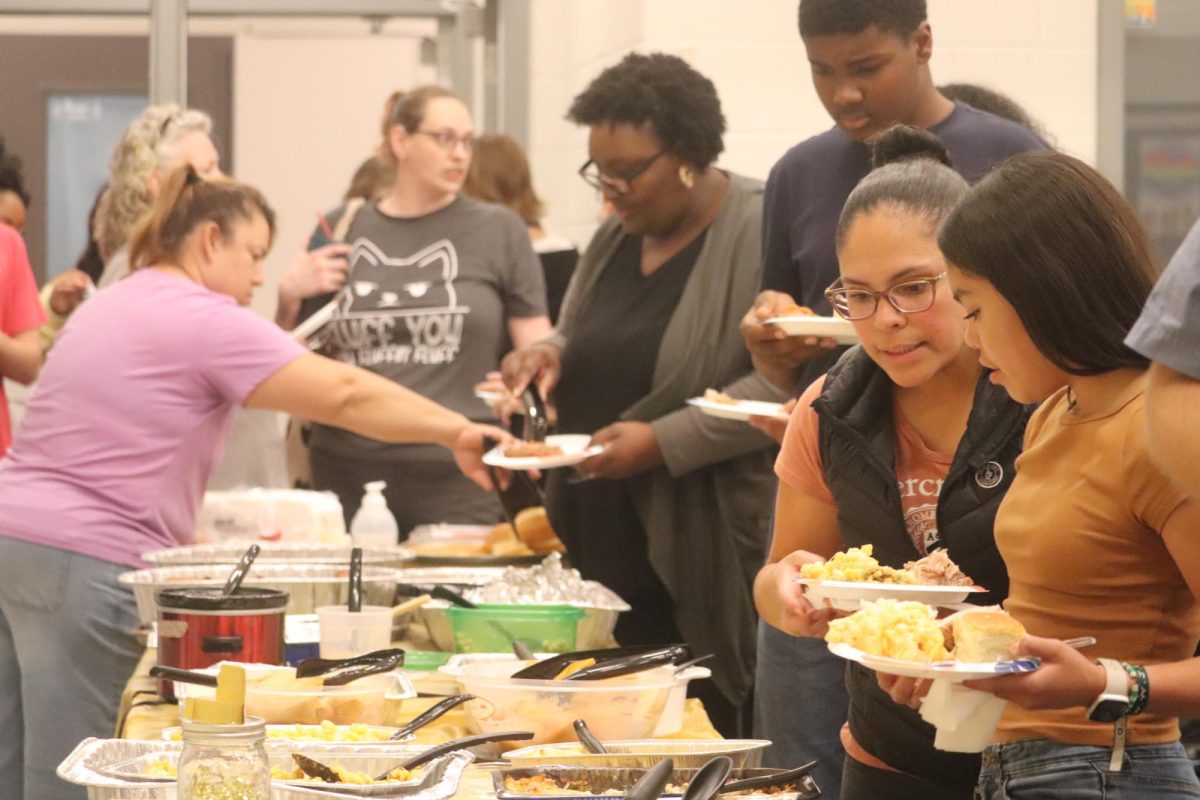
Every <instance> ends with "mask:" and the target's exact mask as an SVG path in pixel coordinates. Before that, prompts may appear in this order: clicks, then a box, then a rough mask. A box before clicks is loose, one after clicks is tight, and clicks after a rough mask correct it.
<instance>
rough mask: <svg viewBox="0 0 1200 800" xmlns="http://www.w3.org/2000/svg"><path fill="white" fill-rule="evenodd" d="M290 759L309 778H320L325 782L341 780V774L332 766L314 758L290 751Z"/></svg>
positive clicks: (338, 781)
mask: <svg viewBox="0 0 1200 800" xmlns="http://www.w3.org/2000/svg"><path fill="white" fill-rule="evenodd" d="M292 760H293V761H295V762H296V766H298V767H299V768H300V771H301V772H303V773H304V774H305V775H307V776H309V777H310V778H320V779H321V780H323V781H325V782H326V783H341V782H342V776H341V775H338V774H337V772H335V771H334V769H333V767H330V766H328V765H326V764H322V763H321V762H320V761H317V760H316V759H315V758H309V757H308V756H304V755H300V754H299V753H292Z"/></svg>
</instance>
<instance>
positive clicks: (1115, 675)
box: [1087, 658, 1129, 722]
mask: <svg viewBox="0 0 1200 800" xmlns="http://www.w3.org/2000/svg"><path fill="white" fill-rule="evenodd" d="M1096 660H1097V662H1098V663H1099V664H1100V666H1102V667H1104V677H1105V680H1106V681H1107V682H1106V683H1105V685H1104V691H1102V692H1100V696H1099V697H1097V698H1096V699H1095V700H1094V701H1093V702H1092V705H1091V707H1089V708H1088V712H1087V715H1088V719H1090V720H1091V721H1092V722H1116V721H1117V720H1119V719H1120V718H1121V717H1123V716H1125V714H1126V713H1127V712H1128V711H1129V676H1128V675H1127V674H1126V672H1125V668H1124V667H1122V666H1121V662H1119V661H1114V660H1113V659H1111V658H1099V659H1096Z"/></svg>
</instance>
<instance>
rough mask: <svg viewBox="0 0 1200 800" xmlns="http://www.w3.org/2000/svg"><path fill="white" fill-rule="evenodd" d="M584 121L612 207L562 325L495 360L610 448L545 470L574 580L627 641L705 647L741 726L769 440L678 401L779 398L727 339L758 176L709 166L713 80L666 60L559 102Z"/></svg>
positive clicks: (630, 64)
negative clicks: (621, 605) (595, 588)
mask: <svg viewBox="0 0 1200 800" xmlns="http://www.w3.org/2000/svg"><path fill="white" fill-rule="evenodd" d="M568 116H569V118H570V119H571V120H573V121H574V122H576V123H578V124H582V125H588V126H590V128H591V132H590V137H589V142H588V154H589V155H590V156H591V158H590V159H589V161H588V162H587V164H585V165H584V167H583V169H581V170H580V175H581V177H583V179H584V180H585V181H587V182H588V183H589V184H591V185H593V186H595V187H596V188H597V189H599V190H600V191H601V192H602V193H603V195H604V197H605V199H606V200H608V201H610V202H611V203H612V205H613V214H612V216H611V217H610V218H609V219H608V220H607V221H606V222H605V223H604V224H603V225H602V226H601V227H600V229H599V230H598V231H597V232H596V235H595V236H594V237H593V239H592V241H591V243H590V244H589V246H588V248H587V252H586V253H585V254H584V256H583V259H582V261H581V262H580V265H579V267H578V269H577V271H576V273H575V277H574V279H573V280H572V282H571V287H570V289H569V290H568V293H567V297H566V299H565V301H564V303H563V309H562V312H561V316H560V319H559V323H558V327H557V331H556V334H555V335H554V336H553V337H552V338H550V339H548V340H546V341H543V342H539V343H538V344H535V345H533V346H531V347H528V348H526V349H524V350H521V351H517V352H514V353H511V354H509V356H508V357H507V358H506V359H505V360H504V365H503V372H504V376H505V382H506V383H507V384H508V385H509V387H511V388H512V389H513V390H514V391H517V392H520V391H522V390H523V389H524V387H525V385H526V384H527V383H528V382H530V381H531V380H532V381H535V382H536V383H537V385H539V386H540V387H541V389H542V392H543V394H544V395H547V396H549V395H550V393H551V392H553V401H554V404H555V407H556V410H557V414H558V427H559V430H560V431H562V432H566V433H591V434H593V436H594V441H595V442H596V443H599V444H603V445H604V446H605V450H604V452H603V453H601V454H600V455H597V456H595V457H593V458H591V459H589V460H587V461H585V462H584V463H583V464H581V465H580V469H579V472H580V474H577V475H571V474H570V473H567V472H565V471H562V470H558V471H554V472H552V473H551V474H550V477H549V482H548V486H547V495H548V503H547V504H548V507H549V513H550V517H551V521H552V523H553V524H554V527H555V529H556V530H557V531H558V532H559V535H560V536H561V537H562V538H563V540H564V542H566V544H567V548H568V552H569V553H570V556H571V559H572V561H573V562H574V564H575V565H576V566H577V567H578V568H579V569H580V571H581V572H583V574H584V575H585V577H588V578H592V579H595V580H599V581H601V582H603V583H605V584H606V585H608V586H610V587H611V588H613V589H614V590H616V591H617V592H618V593H620V594H621V595H622V596H623V597H624V598H625V599H626V600H627V601H628V602H629V603H630V604H631V605H632V606H633V610H632V611H631V612H629V613H628V614H625V615H623V617H622V619H621V621H620V623H619V624H618V627H617V631H616V636H617V640H618V641H619V642H621V643H622V644H639V643H643V644H658V643H665V642H671V641H678V640H680V639H682V640H683V641H685V642H687V644H689V645H690V646H691V648H692V650H693V652H695V653H696V654H704V653H714V654H715V655H716V660H715V662H714V667H713V672H714V680H713V685H708V686H700V687H697V688H698V694H699V695H700V697H701V698H702V699H703V700H704V703H705V706H706V708H707V709H708V711H709V715H710V717H711V718H712V719H713V722H714V723H715V724H716V725H717V727H718V729H720V730H722V732H723V733H726V735H738V734H741V733H743V732H744V728H745V727H746V726H745V725H744V720H745V718H746V715H745V714H744V713H743V712H744V711H745V710H746V709H747V708H748V703H747V702H746V701H747V700H748V698H749V695H750V691H751V684H752V681H753V674H754V630H755V628H754V626H755V612H754V604H753V599H752V596H751V586H752V583H753V579H754V574H755V572H756V571H757V569H758V568H759V567H760V566H761V564H762V562H763V558H764V554H765V549H766V544H767V541H768V538H769V522H770V510H771V505H772V499H773V497H774V491H775V479H774V476H773V473H772V463H773V455H774V450H773V446H772V442H771V441H770V440H769V439H768V438H767V437H765V436H764V435H762V434H761V433H759V432H758V431H756V430H755V429H754V428H752V427H751V426H749V425H746V424H745V423H741V422H730V421H726V420H719V419H714V418H712V417H708V416H705V415H703V414H702V413H701V412H700V411H699V410H697V409H695V408H692V407H689V406H687V405H685V401H686V400H687V399H688V398H689V397H695V396H697V395H700V394H703V392H704V390H705V389H706V388H710V387H712V388H719V389H721V390H722V391H724V392H726V393H728V394H730V395H732V396H734V397H739V398H754V399H759V400H775V401H782V400H784V399H786V398H785V397H783V396H782V393H781V392H780V391H779V390H778V389H775V388H773V387H772V386H770V385H769V384H768V383H767V382H766V381H764V380H763V379H761V378H759V377H757V376H756V375H755V373H754V371H753V369H752V367H751V364H750V358H749V356H748V354H747V353H746V350H745V347H744V345H743V343H742V339H741V335H740V334H739V332H738V322H739V319H740V317H741V313H742V311H743V310H744V308H745V307H746V305H747V304H748V303H750V302H752V301H753V298H754V293H755V290H756V287H757V283H758V272H759V266H760V255H761V251H760V230H761V224H762V185H761V184H760V183H759V182H757V181H753V180H749V179H747V178H742V177H739V176H737V175H732V174H729V173H726V172H723V171H721V170H719V169H717V168H716V167H714V166H713V165H712V164H713V162H714V161H715V159H716V157H717V155H718V154H719V153H720V152H721V150H722V148H723V145H722V142H721V135H722V133H723V132H724V129H725V120H724V116H723V115H722V113H721V106H720V101H719V100H718V99H717V95H716V91H715V89H714V87H713V85H712V83H711V82H710V81H709V80H708V79H707V78H705V77H704V76H702V75H700V74H699V73H697V72H696V71H695V70H693V69H692V68H691V67H690V66H688V64H687V63H686V62H684V61H683V60H681V59H679V58H677V57H675V56H669V55H664V54H651V55H638V54H631V55H629V56H627V57H626V58H625V59H624V60H623V61H622V62H620V63H619V64H617V65H616V66H614V67H611V68H609V69H607V70H605V71H604V72H603V73H601V74H600V76H599V77H597V78H596V79H595V80H594V81H593V82H592V83H591V85H590V86H589V87H588V88H587V89H586V90H585V91H584V92H583V93H582V94H580V95H579V96H578V97H577V98H575V101H574V103H573V105H572V107H571V110H570V112H569V114H568Z"/></svg>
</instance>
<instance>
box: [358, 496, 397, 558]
mask: <svg viewBox="0 0 1200 800" xmlns="http://www.w3.org/2000/svg"><path fill="white" fill-rule="evenodd" d="M386 486H387V484H386V483H385V482H384V481H373V482H371V483H368V484H366V485H365V486H363V489H364V490H365V491H364V492H363V499H362V505H360V506H359V507H358V512H357V513H356V514H355V515H354V519H353V520H351V521H350V540H351V541H352V542H354V546H355V547H391V546H392V545H394V544H396V543H397V541H398V540H399V538H400V528H399V527H398V526H397V525H396V518H395V517H393V516H392V512H391V511H389V510H388V507H387V500H385V499H384V497H383V490H384V488H385V487H386Z"/></svg>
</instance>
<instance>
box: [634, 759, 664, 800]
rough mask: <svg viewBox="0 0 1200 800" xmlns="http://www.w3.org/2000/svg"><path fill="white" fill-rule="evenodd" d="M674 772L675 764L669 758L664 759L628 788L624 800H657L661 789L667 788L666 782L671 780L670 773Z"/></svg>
mask: <svg viewBox="0 0 1200 800" xmlns="http://www.w3.org/2000/svg"><path fill="white" fill-rule="evenodd" d="M674 771H675V762H674V761H672V760H671V759H669V758H664V759H663V760H662V761H660V762H658V763H657V764H655V765H654V766H653V767H651V768H650V769H648V770H646V774H644V775H642V777H640V778H638V781H637V783H635V784H634V785H633V786H631V787H629V791H628V792H626V793H625V800H658V798H659V796H660V795H661V794H662V792H663V789H665V788H666V787H667V781H669V780H671V773H673V772H674Z"/></svg>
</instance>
